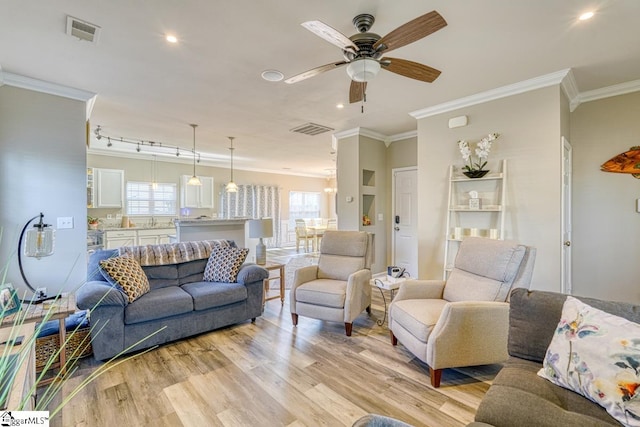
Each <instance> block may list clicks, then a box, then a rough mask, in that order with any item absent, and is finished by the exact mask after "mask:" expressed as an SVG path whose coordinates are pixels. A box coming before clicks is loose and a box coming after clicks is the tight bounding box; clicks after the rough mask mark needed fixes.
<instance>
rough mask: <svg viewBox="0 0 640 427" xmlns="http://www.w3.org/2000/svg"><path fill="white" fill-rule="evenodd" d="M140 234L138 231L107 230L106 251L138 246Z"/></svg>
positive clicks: (105, 236)
mask: <svg viewBox="0 0 640 427" xmlns="http://www.w3.org/2000/svg"><path fill="white" fill-rule="evenodd" d="M137 241H138V233H137V232H136V230H107V231H105V232H104V247H105V249H116V248H119V247H120V246H136V245H137Z"/></svg>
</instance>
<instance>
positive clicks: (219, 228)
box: [174, 218, 251, 248]
mask: <svg viewBox="0 0 640 427" xmlns="http://www.w3.org/2000/svg"><path fill="white" fill-rule="evenodd" d="M248 220H249V218H234V219H176V220H175V221H174V223H175V225H176V241H178V242H190V241H197V240H216V239H229V240H233V241H235V242H236V245H238V247H240V248H246V247H251V246H250V245H249V233H247V232H245V226H246V223H247V221H248Z"/></svg>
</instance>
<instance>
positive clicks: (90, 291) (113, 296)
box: [76, 242, 269, 360]
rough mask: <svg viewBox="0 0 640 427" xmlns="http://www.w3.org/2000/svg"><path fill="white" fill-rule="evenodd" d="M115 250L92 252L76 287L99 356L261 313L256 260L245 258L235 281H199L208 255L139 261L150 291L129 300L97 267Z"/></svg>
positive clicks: (260, 274) (260, 283) (260, 270)
mask: <svg viewBox="0 0 640 427" xmlns="http://www.w3.org/2000/svg"><path fill="white" fill-rule="evenodd" d="M231 243H232V244H233V242H231ZM170 245H180V244H179V243H176V244H170ZM233 245H234V246H235V244H233ZM157 246H167V245H157ZM140 248H142V247H140ZM121 249H122V248H121ZM133 249H134V250H135V249H136V247H134V248H133ZM146 249H154V248H153V247H151V248H150V247H148V246H147V247H146ZM118 254H119V251H118V249H114V250H101V251H96V252H95V253H93V254H92V255H91V256H90V258H89V263H88V269H87V276H88V277H87V283H85V284H84V285H83V286H82V287H81V288H80V289H78V291H77V293H76V302H77V305H78V307H79V308H81V309H88V310H90V312H91V314H90V317H91V340H92V345H93V352H94V355H95V357H96V359H98V360H105V359H110V358H112V357H114V356H116V355H119V354H124V353H130V352H134V351H138V350H142V349H145V348H149V347H152V346H155V345H159V344H164V343H167V342H170V341H174V340H177V339H180V338H184V337H188V336H192V335H195V334H199V333H203V332H207V331H211V330H214V329H217V328H221V327H224V326H228V325H232V324H234V323H238V322H242V321H245V320H248V319H251V320H252V321H254V320H255V318H256V317H258V316H260V315H261V314H262V310H263V301H262V299H263V292H264V288H263V283H264V282H263V280H264V279H265V278H266V277H268V275H269V273H268V272H267V270H265V269H264V268H262V267H260V266H258V265H255V264H250V263H246V264H244V265H243V266H242V267H241V269H240V271H239V273H238V277H237V281H236V282H235V283H211V282H204V281H203V274H204V270H205V267H206V265H207V261H208V259H207V258H203V259H195V260H192V261H187V262H179V263H175V264H164V265H148V266H145V265H143V266H142V268H143V270H144V271H145V273H146V275H147V277H148V279H149V285H150V288H151V291H150V292H148V293H146V294H144V295H142V296H141V297H140V298H138V299H136V300H135V301H134V302H133V303H129V302H128V298H127V296H126V295H125V294H124V292H122V291H121V290H119V289H118V288H116V287H113V286H112V285H110V284H109V282H107V281H106V280H105V279H104V278H103V277H102V274H101V273H100V271H99V269H98V265H99V262H100V260H103V259H106V258H110V257H113V256H118ZM201 256H204V255H201ZM206 256H207V257H208V254H206ZM163 328H164V329H163ZM157 331H159V332H157ZM156 332H157V333H156ZM154 333H155V334H154Z"/></svg>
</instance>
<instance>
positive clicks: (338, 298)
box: [296, 279, 347, 308]
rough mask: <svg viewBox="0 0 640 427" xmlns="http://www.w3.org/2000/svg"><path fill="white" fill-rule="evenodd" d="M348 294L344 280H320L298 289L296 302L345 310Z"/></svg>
mask: <svg viewBox="0 0 640 427" xmlns="http://www.w3.org/2000/svg"><path fill="white" fill-rule="evenodd" d="M346 294H347V282H345V281H343V280H331V279H318V280H312V281H311V282H307V283H305V284H303V285H300V286H298V287H297V288H296V301H299V302H306V303H311V304H314V305H322V306H325V307H333V308H343V307H344V301H345V298H346Z"/></svg>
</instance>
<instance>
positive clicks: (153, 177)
mask: <svg viewBox="0 0 640 427" xmlns="http://www.w3.org/2000/svg"><path fill="white" fill-rule="evenodd" d="M151 157H152V158H153V161H152V162H151V188H153V189H154V190H156V189H157V188H158V180H157V179H156V155H155V154H153V155H152V156H151Z"/></svg>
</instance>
